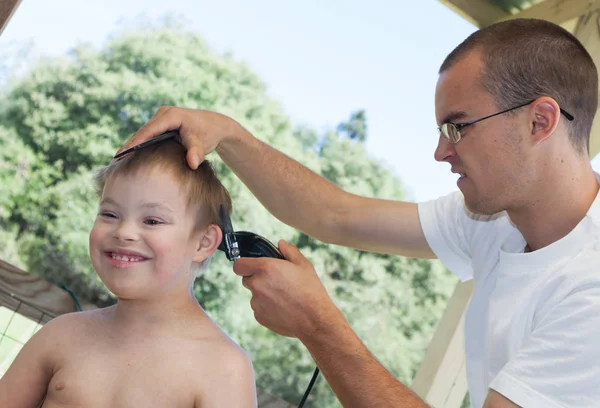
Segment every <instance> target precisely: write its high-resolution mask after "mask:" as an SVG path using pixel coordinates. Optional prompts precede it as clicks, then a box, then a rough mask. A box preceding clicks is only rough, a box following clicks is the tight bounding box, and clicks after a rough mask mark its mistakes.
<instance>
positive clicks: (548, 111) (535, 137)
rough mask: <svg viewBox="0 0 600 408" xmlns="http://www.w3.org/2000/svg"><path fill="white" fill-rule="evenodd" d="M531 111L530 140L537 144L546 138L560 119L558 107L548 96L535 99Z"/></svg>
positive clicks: (550, 134)
mask: <svg viewBox="0 0 600 408" xmlns="http://www.w3.org/2000/svg"><path fill="white" fill-rule="evenodd" d="M530 112H531V122H530V123H531V136H532V138H531V142H532V143H533V144H539V143H541V142H543V141H544V140H546V139H548V138H549V137H550V136H552V134H553V133H554V131H555V130H556V127H557V126H558V123H559V121H560V118H561V116H560V107H559V106H558V103H557V102H556V101H555V100H554V99H552V98H550V97H548V96H542V97H541V98H538V99H536V100H535V101H534V102H533V104H532V107H531V109H530Z"/></svg>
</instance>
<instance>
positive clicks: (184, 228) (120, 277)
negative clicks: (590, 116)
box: [90, 169, 199, 298]
mask: <svg viewBox="0 0 600 408" xmlns="http://www.w3.org/2000/svg"><path fill="white" fill-rule="evenodd" d="M182 190H183V189H182V188H181V187H180V184H179V183H178V182H177V180H176V179H175V178H174V177H173V176H172V175H171V174H169V173H168V172H165V171H160V170H158V169H152V170H147V169H142V170H140V171H137V172H136V173H134V174H132V175H115V176H113V177H111V178H110V179H109V180H107V183H106V185H105V188H104V191H103V192H102V199H101V202H100V206H99V210H98V215H97V217H96V221H95V223H94V226H93V228H92V231H91V233H90V256H91V259H92V264H93V265H94V269H96V271H97V273H98V275H99V276H100V278H101V279H102V281H103V282H104V283H105V285H106V286H107V287H108V288H109V289H110V290H111V291H112V292H113V293H114V294H115V295H117V296H118V297H125V298H138V297H145V296H148V295H151V294H152V295H156V292H157V291H162V290H163V289H166V288H169V287H171V286H172V285H175V286H178V287H179V286H185V287H187V288H189V285H190V283H191V279H193V267H194V263H195V262H197V261H198V260H197V259H195V258H197V254H196V249H197V247H198V245H199V243H198V234H196V233H194V225H195V222H196V219H195V217H194V214H193V212H192V211H190V210H189V209H188V208H187V207H188V206H187V201H186V196H185V194H184V193H185V192H184V191H182ZM125 271H127V272H129V273H126V274H123V272H125Z"/></svg>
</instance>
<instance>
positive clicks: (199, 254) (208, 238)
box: [194, 224, 223, 263]
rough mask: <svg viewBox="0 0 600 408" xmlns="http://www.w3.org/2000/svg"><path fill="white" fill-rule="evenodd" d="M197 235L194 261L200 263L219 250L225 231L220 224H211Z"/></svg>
mask: <svg viewBox="0 0 600 408" xmlns="http://www.w3.org/2000/svg"><path fill="white" fill-rule="evenodd" d="M196 237H197V239H198V243H197V246H196V252H195V253H194V262H198V263H200V262H202V261H204V260H205V259H206V258H208V257H209V256H211V255H212V254H213V253H214V252H215V251H216V250H217V248H218V247H219V244H220V243H221V240H222V239H223V232H222V231H221V228H219V226H217V225H215V224H211V225H209V226H208V227H206V229H204V231H203V232H200V233H198V234H197V235H196Z"/></svg>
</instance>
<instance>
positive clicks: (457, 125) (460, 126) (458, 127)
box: [438, 99, 575, 144]
mask: <svg viewBox="0 0 600 408" xmlns="http://www.w3.org/2000/svg"><path fill="white" fill-rule="evenodd" d="M535 101H536V99H532V100H531V101H529V102H527V103H523V104H521V105H518V106H515V107H514V108H509V109H505V110H503V111H501V112H497V113H493V114H491V115H488V116H484V117H483V118H479V119H474V120H471V121H469V122H465V123H452V122H445V123H442V125H441V126H440V127H438V131H439V132H440V134H442V135H444V138H445V139H446V140H447V141H448V142H449V143H451V144H457V143H458V142H460V140H461V139H462V136H461V134H460V131H461V129H463V128H465V127H467V126H469V125H473V124H475V123H477V122H481V121H482V120H485V119H489V118H493V117H494V116H498V115H502V114H503V113H507V112H510V111H512V110H515V109H519V108H522V107H524V106H527V105H530V104H532V103H533V102H535ZM560 113H562V114H563V115H565V118H567V120H568V121H569V122H572V121H573V119H575V117H574V116H573V115H571V114H570V113H569V112H567V111H566V110H564V109H563V108H560ZM448 126H453V127H454V129H455V130H456V133H457V134H458V139H456V141H454V142H453V141H452V140H451V139H450V135H449V134H448V131H447V130H446V132H444V130H443V129H444V127H446V129H447V128H448Z"/></svg>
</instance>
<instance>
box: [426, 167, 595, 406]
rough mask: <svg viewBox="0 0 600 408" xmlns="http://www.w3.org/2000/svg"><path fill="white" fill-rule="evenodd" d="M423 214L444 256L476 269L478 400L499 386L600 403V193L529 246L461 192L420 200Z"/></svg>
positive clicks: (470, 358) (473, 308) (520, 401)
mask: <svg viewBox="0 0 600 408" xmlns="http://www.w3.org/2000/svg"><path fill="white" fill-rule="evenodd" d="M597 177H598V175H597ZM557 194H560V192H557ZM419 217H420V220H421V224H422V227H423V230H424V233H425V237H426V239H427V242H428V243H429V245H430V247H431V249H432V250H433V251H434V252H435V254H436V255H437V256H438V258H439V259H440V260H441V261H442V262H443V263H444V264H445V265H446V266H447V267H448V269H450V270H451V271H452V272H454V273H455V274H456V275H457V276H458V277H459V278H460V279H461V280H463V281H465V280H470V279H473V283H474V292H473V297H472V299H471V302H470V304H469V306H468V308H467V314H466V318H465V353H466V365H467V380H468V384H469V392H470V395H471V406H472V407H473V408H478V407H481V406H483V403H484V401H485V398H486V396H487V394H488V389H489V388H492V389H494V390H496V391H497V392H499V393H500V394H502V395H504V396H505V397H507V398H509V399H510V400H512V401H513V402H514V403H515V404H517V405H519V406H522V407H526V408H558V407H578V408H579V407H600V194H599V196H598V197H596V199H595V201H594V203H593V204H592V206H591V207H590V209H589V211H588V213H587V215H586V216H585V217H584V219H583V220H582V221H581V222H580V223H579V224H578V225H577V227H575V229H573V231H571V232H570V233H569V234H568V235H567V236H565V237H564V238H562V239H560V240H559V241H557V242H555V243H553V244H551V245H549V246H547V247H545V248H542V249H540V250H538V251H534V252H532V253H524V248H525V246H526V242H525V240H524V238H523V236H522V235H521V233H520V232H519V231H518V230H517V229H516V228H515V226H514V225H513V224H512V223H511V221H510V219H509V218H508V216H507V214H506V213H499V214H496V215H493V216H482V215H475V214H473V213H471V212H469V211H468V210H467V209H466V207H465V204H464V201H463V196H462V194H461V193H460V192H456V193H453V194H450V195H448V196H445V197H442V198H440V199H438V200H434V201H429V202H426V203H422V204H419Z"/></svg>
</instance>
